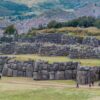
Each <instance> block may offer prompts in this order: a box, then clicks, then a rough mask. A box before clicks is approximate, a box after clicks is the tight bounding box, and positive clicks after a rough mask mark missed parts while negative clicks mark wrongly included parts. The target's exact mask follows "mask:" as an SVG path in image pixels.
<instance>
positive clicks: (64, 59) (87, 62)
mask: <svg viewBox="0 0 100 100" xmlns="http://www.w3.org/2000/svg"><path fill="white" fill-rule="evenodd" d="M2 56H5V55H2ZM7 56H9V57H16V58H15V59H16V60H22V61H25V60H29V59H32V60H44V61H49V63H53V62H67V61H74V62H81V65H83V66H100V60H99V59H70V58H67V57H46V56H39V55H32V54H31V55H29V54H28V55H7Z"/></svg>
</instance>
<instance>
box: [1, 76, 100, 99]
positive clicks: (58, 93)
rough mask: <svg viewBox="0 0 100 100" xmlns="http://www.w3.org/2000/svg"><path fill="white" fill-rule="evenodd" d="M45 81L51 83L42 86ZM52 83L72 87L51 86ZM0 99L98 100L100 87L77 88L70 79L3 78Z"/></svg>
mask: <svg viewBox="0 0 100 100" xmlns="http://www.w3.org/2000/svg"><path fill="white" fill-rule="evenodd" d="M67 82H68V84H67ZM36 83H37V85H34V84H36ZM45 83H47V84H48V83H49V84H51V85H48V86H45V85H44V86H43V84H45ZM70 83H71V84H70ZM72 83H73V84H72ZM52 84H55V86H56V85H61V84H63V85H65V86H66V85H71V86H74V87H73V88H72V87H59V86H57V87H53V86H52ZM0 100H100V89H97V87H96V88H91V89H89V87H88V86H87V88H84V87H82V88H79V89H77V88H75V84H74V82H72V81H46V82H45V81H33V80H32V79H30V78H14V77H13V78H3V79H2V80H0Z"/></svg>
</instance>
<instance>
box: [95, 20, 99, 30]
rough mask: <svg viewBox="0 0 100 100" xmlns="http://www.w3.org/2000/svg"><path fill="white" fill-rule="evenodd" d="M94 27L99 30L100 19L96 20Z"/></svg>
mask: <svg viewBox="0 0 100 100" xmlns="http://www.w3.org/2000/svg"><path fill="white" fill-rule="evenodd" d="M94 26H95V27H97V28H100V19H97V20H96V21H95V23H94Z"/></svg>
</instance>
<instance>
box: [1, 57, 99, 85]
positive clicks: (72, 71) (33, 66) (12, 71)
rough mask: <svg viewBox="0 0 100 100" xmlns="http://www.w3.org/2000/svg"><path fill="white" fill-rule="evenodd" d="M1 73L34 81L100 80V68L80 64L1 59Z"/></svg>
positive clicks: (87, 82) (80, 82) (84, 81)
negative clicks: (29, 78)
mask: <svg viewBox="0 0 100 100" xmlns="http://www.w3.org/2000/svg"><path fill="white" fill-rule="evenodd" d="M0 72H1V73H2V75H3V76H7V77H31V78H33V79H34V80H75V81H76V82H78V83H79V84H89V83H91V82H92V81H93V82H95V81H98V80H100V67H87V66H80V65H79V63H78V62H63V63H58V62H56V63H53V64H49V63H48V62H45V61H41V60H38V61H32V60H29V61H16V60H12V59H11V58H7V57H0Z"/></svg>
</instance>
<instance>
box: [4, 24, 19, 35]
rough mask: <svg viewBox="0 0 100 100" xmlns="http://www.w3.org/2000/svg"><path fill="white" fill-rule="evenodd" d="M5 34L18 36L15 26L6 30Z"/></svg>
mask: <svg viewBox="0 0 100 100" xmlns="http://www.w3.org/2000/svg"><path fill="white" fill-rule="evenodd" d="M4 34H5V35H9V36H11V35H14V36H15V35H17V30H16V28H15V27H14V25H10V26H8V27H7V28H6V29H5V31H4Z"/></svg>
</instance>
